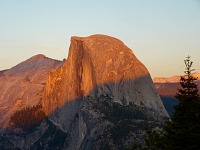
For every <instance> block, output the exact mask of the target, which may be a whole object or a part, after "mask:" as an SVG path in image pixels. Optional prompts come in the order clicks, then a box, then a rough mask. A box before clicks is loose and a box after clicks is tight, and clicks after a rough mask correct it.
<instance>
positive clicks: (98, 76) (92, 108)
mask: <svg viewBox="0 0 200 150" xmlns="http://www.w3.org/2000/svg"><path fill="white" fill-rule="evenodd" d="M40 57H42V56H40ZM43 59H45V60H46V58H43V57H42V60H43ZM39 60H40V59H39ZM39 62H40V61H38V60H37V61H35V62H32V63H33V64H35V65H37V64H38V63H39ZM32 63H31V64H32ZM52 63H53V62H52ZM49 64H51V63H48V65H49ZM53 64H54V63H53ZM53 64H52V66H51V65H50V66H51V68H52V70H51V71H50V70H49V71H50V73H49V74H47V73H44V72H41V70H40V69H39V68H40V67H37V69H39V70H37V69H35V70H34V72H40V75H42V76H43V75H44V78H46V80H45V81H44V80H41V81H40V80H39V81H40V82H39V83H45V86H42V85H43V84H42V85H40V86H41V89H43V88H44V90H43V92H42V94H39V96H35V97H34V95H33V96H32V97H34V98H35V100H34V104H35V103H37V102H38V99H40V98H41V101H40V102H41V104H42V108H43V110H44V112H45V114H46V115H47V116H48V117H47V118H46V119H44V120H43V122H42V123H41V124H40V125H39V126H37V127H35V128H34V129H33V130H32V131H30V132H26V133H23V136H21V135H20V134H15V133H13V134H9V133H8V134H5V136H2V137H0V138H1V140H0V149H1V148H2V149H3V148H4V149H9V148H10V149H12V148H19V149H67V150H99V149H128V148H130V147H132V145H133V143H134V142H138V141H139V142H140V143H141V144H142V143H144V137H145V131H144V130H145V129H144V128H145V127H146V125H148V126H149V127H152V128H156V127H158V126H161V122H162V121H164V120H165V119H168V114H167V112H166V110H165V109H164V106H163V104H162V102H161V100H160V97H159V96H158V94H157V92H156V90H155V87H154V84H153V82H152V79H151V77H150V74H149V72H148V70H147V69H146V67H145V66H144V65H143V64H142V63H141V62H140V61H139V60H138V59H137V58H136V56H135V55H134V54H133V52H132V51H131V50H130V49H129V48H128V47H127V46H125V45H124V44H123V42H121V41H120V40H118V39H116V38H113V37H110V36H106V35H92V36H89V37H72V38H71V45H70V49H69V54H68V58H67V60H66V61H64V63H63V62H55V64H54V65H53ZM56 64H57V65H56ZM44 65H45V66H46V65H47V64H46V63H44V64H43V65H41V67H42V66H43V67H44ZM19 68H21V67H19ZM22 68H23V67H22ZM29 68H31V67H29ZM33 68H34V67H33ZM15 70H16V72H18V71H19V69H15ZM22 70H23V69H22ZM25 70H26V69H25ZM11 72H12V71H11ZM22 72H23V71H22ZM34 72H33V71H32V72H31V73H29V74H28V75H34ZM5 73H6V72H3V73H2V72H0V76H1V74H5ZM19 74H20V76H22V74H21V73H19ZM42 76H41V77H42ZM45 76H46V77H45ZM25 77H26V75H23V79H24V78H25ZM34 77H35V75H34ZM36 77H38V76H36ZM39 77H40V76H39ZM0 78H2V77H0ZM4 78H5V77H4ZM29 79H30V81H32V80H33V81H35V80H36V79H37V78H36V79H35V78H33V77H31V78H30V77H29ZM28 81H29V80H28ZM28 81H27V82H28ZM36 81H38V80H36ZM37 83H38V82H37ZM27 86H31V83H29V85H27ZM34 86H35V85H34ZM35 87H37V86H35ZM4 88H5V87H4ZM32 89H33V90H35V88H32ZM36 93H38V92H36ZM37 98H38V99H37ZM31 104H32V103H31ZM30 141H31V142H30ZM8 143H9V144H8Z"/></svg>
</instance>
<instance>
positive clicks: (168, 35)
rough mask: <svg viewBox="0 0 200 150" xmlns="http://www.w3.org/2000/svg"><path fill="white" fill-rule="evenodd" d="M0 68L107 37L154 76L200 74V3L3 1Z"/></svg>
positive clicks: (63, 54) (62, 55) (53, 55)
mask: <svg viewBox="0 0 200 150" xmlns="http://www.w3.org/2000/svg"><path fill="white" fill-rule="evenodd" d="M0 19H1V24H0V32H1V36H0V53H1V55H0V59H1V64H0V70H3V69H9V68H11V67H13V66H15V65H17V64H18V63H20V62H22V61H24V60H26V59H28V58H30V57H32V56H33V55H36V54H44V55H45V56H47V57H50V58H53V59H58V60H62V59H63V58H67V55H68V49H69V45H70V37H71V36H89V35H92V34H106V35H109V36H113V37H115V38H118V39H120V40H121V41H122V42H124V44H125V45H127V46H128V47H129V48H130V49H132V50H133V52H134V54H135V55H136V57H137V58H138V59H139V60H140V61H141V62H142V63H143V64H144V65H145V66H146V67H147V69H148V70H149V72H150V74H151V76H152V77H158V76H162V77H170V76H173V75H181V74H183V70H184V68H185V67H184V62H183V60H184V59H185V57H186V56H187V55H190V56H191V60H192V61H193V62H194V65H193V68H194V69H196V71H197V72H200V59H199V56H200V30H199V26H200V1H198V0H191V1H187V0H175V1H172V0H169V1H158V0H152V1H147V0H140V1H139V0H134V1H124V0H117V1H105V0H103V1H91V0H86V1H80V0H79V1H78V0H77V1H64V0H61V1H53V0H43V1H39V0H35V1H25V0H22V1H15V0H10V1H6V0H2V1H0Z"/></svg>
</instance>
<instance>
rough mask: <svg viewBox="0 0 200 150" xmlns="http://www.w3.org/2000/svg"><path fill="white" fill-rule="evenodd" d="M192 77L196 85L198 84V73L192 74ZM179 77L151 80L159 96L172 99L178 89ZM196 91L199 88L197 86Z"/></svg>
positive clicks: (199, 74) (199, 76)
mask: <svg viewBox="0 0 200 150" xmlns="http://www.w3.org/2000/svg"><path fill="white" fill-rule="evenodd" d="M192 76H194V77H196V78H197V81H196V83H197V84H199V83H200V73H199V72H194V73H192ZM180 77H181V76H172V77H169V78H163V77H155V78H154V79H153V82H154V84H155V87H156V89H157V91H158V93H159V95H161V96H170V97H174V96H175V95H176V93H177V90H178V88H180V83H179V82H180ZM198 89H199V90H200V86H198Z"/></svg>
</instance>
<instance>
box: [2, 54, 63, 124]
mask: <svg viewBox="0 0 200 150" xmlns="http://www.w3.org/2000/svg"><path fill="white" fill-rule="evenodd" d="M62 64H63V62H61V61H57V60H53V59H50V58H47V57H45V56H44V55H42V54H38V55H36V56H33V57H31V58H30V59H28V60H26V61H24V62H22V63H20V64H18V65H16V66H14V67H13V68H11V69H8V70H5V71H2V73H0V89H1V90H0V117H1V119H0V128H6V127H8V125H9V120H10V116H11V115H12V114H13V113H14V112H15V111H16V110H20V109H22V108H25V107H27V106H34V105H36V104H38V103H39V102H40V101H41V98H42V93H43V89H44V85H45V79H46V76H47V74H48V73H49V72H50V71H51V70H52V69H58V68H59V67H60V66H61V65H62Z"/></svg>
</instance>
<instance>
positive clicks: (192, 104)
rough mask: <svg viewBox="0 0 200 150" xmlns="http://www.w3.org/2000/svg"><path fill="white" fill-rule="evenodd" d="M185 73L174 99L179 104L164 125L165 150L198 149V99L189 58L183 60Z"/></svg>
mask: <svg viewBox="0 0 200 150" xmlns="http://www.w3.org/2000/svg"><path fill="white" fill-rule="evenodd" d="M184 62H185V66H186V71H184V72H185V75H184V76H182V77H181V79H180V85H181V88H180V89H178V93H177V95H176V98H177V99H178V100H179V104H178V105H177V106H176V107H175V111H174V114H173V117H172V121H170V122H168V123H167V124H166V125H165V129H164V130H165V138H166V142H167V143H166V144H167V147H168V148H167V149H173V150H180V149H183V150H189V149H191V150H196V149H200V144H199V143H200V99H199V94H198V88H197V86H198V85H197V84H196V83H195V81H196V80H197V78H195V77H193V76H192V74H191V73H192V71H194V69H192V68H191V67H192V61H191V60H190V56H188V57H186V60H184Z"/></svg>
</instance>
